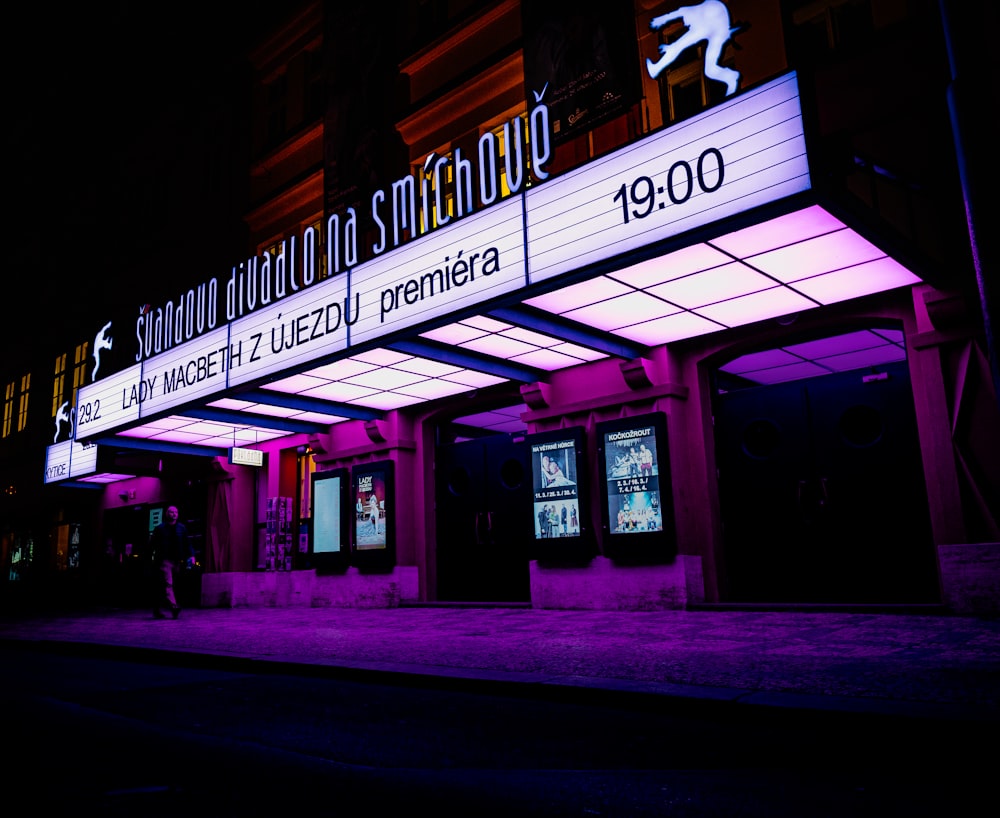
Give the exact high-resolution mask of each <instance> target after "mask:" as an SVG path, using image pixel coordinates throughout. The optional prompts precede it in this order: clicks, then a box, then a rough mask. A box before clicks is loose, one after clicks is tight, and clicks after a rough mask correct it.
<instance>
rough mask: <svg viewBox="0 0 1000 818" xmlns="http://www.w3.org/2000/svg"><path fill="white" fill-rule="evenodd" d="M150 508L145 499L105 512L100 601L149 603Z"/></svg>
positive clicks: (134, 603) (150, 564)
mask: <svg viewBox="0 0 1000 818" xmlns="http://www.w3.org/2000/svg"><path fill="white" fill-rule="evenodd" d="M149 512H150V507H149V506H147V505H146V504H144V503H140V504H137V505H132V506H122V507H121V508H109V509H107V510H106V511H105V512H104V535H105V543H104V551H105V554H104V556H105V560H104V570H105V572H106V574H107V575H106V577H105V579H106V581H107V584H106V588H105V595H106V598H105V599H103V600H102V601H103V602H106V603H109V604H115V605H121V606H123V607H130V608H134V607H144V606H146V605H148V604H150V603H149V601H150V599H151V593H152V562H151V560H150V552H149Z"/></svg>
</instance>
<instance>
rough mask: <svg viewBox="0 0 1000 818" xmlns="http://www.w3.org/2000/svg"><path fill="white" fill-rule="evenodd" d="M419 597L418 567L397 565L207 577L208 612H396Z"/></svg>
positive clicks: (204, 582)
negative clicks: (371, 570) (381, 569)
mask: <svg viewBox="0 0 1000 818" xmlns="http://www.w3.org/2000/svg"><path fill="white" fill-rule="evenodd" d="M418 594H419V586H418V576H417V568H416V566H410V565H403V566H399V565H397V566H396V567H395V568H394V569H393V570H392V571H391V572H388V573H379V574H363V573H361V572H360V571H358V569H357V568H353V567H352V568H348V569H347V571H346V572H344V573H343V574H317V573H316V571H314V570H310V571H253V572H244V571H233V572H225V573H218V574H204V575H203V576H202V578H201V605H202V607H203V608H288V607H304V608H323V607H339V608H396V607H399V603H400V601H401V600H416V599H417V596H418Z"/></svg>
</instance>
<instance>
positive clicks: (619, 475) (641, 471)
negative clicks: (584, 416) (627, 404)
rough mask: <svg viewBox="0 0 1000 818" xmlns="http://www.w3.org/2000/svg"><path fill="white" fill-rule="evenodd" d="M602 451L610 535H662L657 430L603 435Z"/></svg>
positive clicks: (644, 429) (640, 428)
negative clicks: (651, 533)
mask: <svg viewBox="0 0 1000 818" xmlns="http://www.w3.org/2000/svg"><path fill="white" fill-rule="evenodd" d="M604 447H605V448H604V451H605V471H606V475H605V476H606V479H607V481H608V519H609V521H610V529H611V533H612V534H638V533H640V532H645V531H662V530H663V509H662V503H661V498H660V479H659V474H660V465H659V463H658V462H657V447H656V429H655V428H654V427H652V426H639V427H637V428H635V429H630V430H628V431H620V432H605V433H604Z"/></svg>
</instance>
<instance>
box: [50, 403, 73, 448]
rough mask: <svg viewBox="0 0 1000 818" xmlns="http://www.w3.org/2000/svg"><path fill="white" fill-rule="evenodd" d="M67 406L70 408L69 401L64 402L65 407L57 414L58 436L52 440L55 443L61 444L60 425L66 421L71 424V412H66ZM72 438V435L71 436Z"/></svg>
mask: <svg viewBox="0 0 1000 818" xmlns="http://www.w3.org/2000/svg"><path fill="white" fill-rule="evenodd" d="M67 406H69V401H68V400H67V401H63V405H62V406H60V407H59V410H58V411H57V412H56V436H55V437H54V438H52V442H53V443H58V442H59V425H60V424H61V423H62V422H63V421H66V422H67V423H69V422H70V420H69V412H68V411H67V410H66V407H67ZM70 437H72V434H71V435H70Z"/></svg>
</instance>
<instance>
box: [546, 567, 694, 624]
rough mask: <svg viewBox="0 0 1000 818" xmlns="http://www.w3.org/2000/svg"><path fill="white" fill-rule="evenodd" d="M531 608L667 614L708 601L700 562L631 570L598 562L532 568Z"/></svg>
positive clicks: (631, 568) (633, 568)
mask: <svg viewBox="0 0 1000 818" xmlns="http://www.w3.org/2000/svg"><path fill="white" fill-rule="evenodd" d="M530 575H531V606H532V607H533V608H552V609H563V610H601V611H665V610H677V609H684V608H686V607H687V605H688V604H689V603H692V602H704V601H705V581H704V577H703V576H702V568H701V557H692V556H684V555H681V556H678V557H677V559H676V560H674V562H672V563H670V564H669V565H642V566H627V565H618V564H616V563H613V562H612V561H611V560H609V559H607V558H606V557H595V558H594V559H593V560H592V561H591V562H590V563H588V564H587V565H584V566H550V565H539V564H538V563H537V562H532V563H531V564H530Z"/></svg>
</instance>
